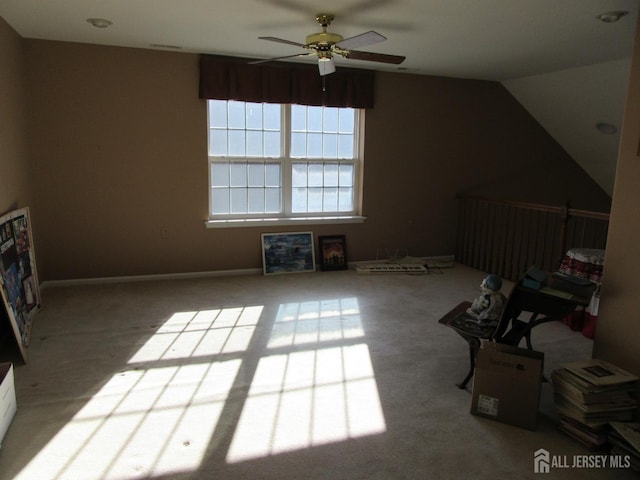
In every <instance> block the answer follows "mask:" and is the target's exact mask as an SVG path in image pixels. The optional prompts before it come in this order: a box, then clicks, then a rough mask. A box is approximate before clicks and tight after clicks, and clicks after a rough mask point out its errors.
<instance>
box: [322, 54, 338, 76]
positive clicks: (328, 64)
mask: <svg viewBox="0 0 640 480" xmlns="http://www.w3.org/2000/svg"><path fill="white" fill-rule="evenodd" d="M318 70H319V71H320V76H321V77H323V76H325V75H329V74H330V73H333V72H335V71H336V64H335V62H334V61H333V58H327V59H323V58H319V59H318Z"/></svg>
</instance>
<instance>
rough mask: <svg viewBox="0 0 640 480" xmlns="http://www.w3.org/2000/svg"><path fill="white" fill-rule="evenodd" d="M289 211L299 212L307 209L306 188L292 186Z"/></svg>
mask: <svg viewBox="0 0 640 480" xmlns="http://www.w3.org/2000/svg"><path fill="white" fill-rule="evenodd" d="M291 211H292V212H293V213H300V212H306V211H307V189H306V188H294V189H293V190H292V192H291Z"/></svg>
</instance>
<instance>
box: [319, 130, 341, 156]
mask: <svg viewBox="0 0 640 480" xmlns="http://www.w3.org/2000/svg"><path fill="white" fill-rule="evenodd" d="M323 140H324V144H323V146H322V158H338V135H337V134H335V133H325V134H324V135H323Z"/></svg>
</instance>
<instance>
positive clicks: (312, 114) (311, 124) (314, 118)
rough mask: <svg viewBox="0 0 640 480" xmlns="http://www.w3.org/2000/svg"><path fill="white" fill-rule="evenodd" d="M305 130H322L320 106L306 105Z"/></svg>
mask: <svg viewBox="0 0 640 480" xmlns="http://www.w3.org/2000/svg"><path fill="white" fill-rule="evenodd" d="M307 130H308V131H309V132H321V131H322V107H307Z"/></svg>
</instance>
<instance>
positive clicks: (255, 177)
mask: <svg viewBox="0 0 640 480" xmlns="http://www.w3.org/2000/svg"><path fill="white" fill-rule="evenodd" d="M248 177H249V186H250V187H264V164H262V163H250V164H249V165H248Z"/></svg>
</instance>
